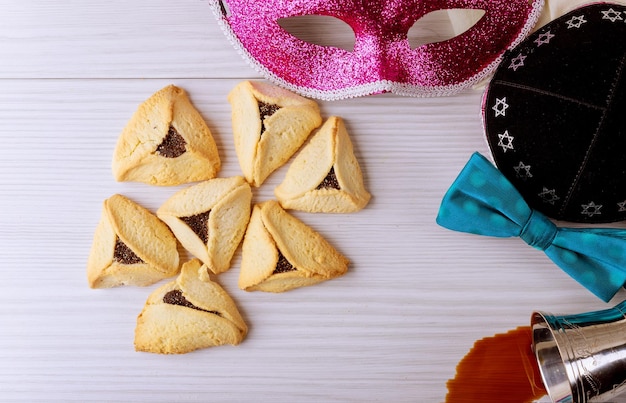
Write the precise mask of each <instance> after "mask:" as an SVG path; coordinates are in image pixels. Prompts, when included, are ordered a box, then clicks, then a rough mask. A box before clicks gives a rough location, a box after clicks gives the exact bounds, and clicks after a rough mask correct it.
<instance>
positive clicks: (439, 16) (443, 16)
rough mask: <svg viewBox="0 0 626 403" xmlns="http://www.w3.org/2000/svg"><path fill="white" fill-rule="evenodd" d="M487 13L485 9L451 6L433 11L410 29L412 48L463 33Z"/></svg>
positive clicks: (445, 39)
mask: <svg viewBox="0 0 626 403" xmlns="http://www.w3.org/2000/svg"><path fill="white" fill-rule="evenodd" d="M484 15H485V10H478V9H465V8H451V9H446V10H437V11H432V12H430V13H428V14H426V15H425V16H423V17H422V18H420V19H419V20H417V21H415V24H413V26H412V27H411V28H410V29H409V32H408V34H407V36H408V39H409V44H410V45H411V49H415V48H418V47H420V46H422V45H426V44H428V43H437V42H444V41H447V40H449V39H452V38H454V37H456V36H459V35H461V34H462V33H464V32H465V31H467V30H469V29H470V28H471V27H473V26H474V25H476V23H477V22H478V21H480V20H481V18H483V16H484Z"/></svg>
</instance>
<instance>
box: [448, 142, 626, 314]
mask: <svg viewBox="0 0 626 403" xmlns="http://www.w3.org/2000/svg"><path fill="white" fill-rule="evenodd" d="M437 224H439V225H441V226H442V227H445V228H448V229H451V230H454V231H460V232H467V233H472V234H478V235H486V236H493V237H500V238H504V237H520V238H522V240H524V241H525V242H526V243H528V244H529V245H530V246H533V247H535V248H537V249H539V250H542V251H543V252H544V253H545V254H546V255H547V256H548V257H549V258H550V259H551V260H552V261H553V262H554V263H556V265H557V266H559V267H560V268H561V269H562V270H563V271H565V272H566V273H567V274H568V275H570V276H571V277H572V278H573V279H575V280H576V281H578V282H579V283H580V284H582V285H583V286H584V287H585V288H587V289H588V290H589V291H591V292H592V293H594V294H595V295H596V296H597V297H599V298H601V299H602V300H603V301H605V302H608V301H609V300H610V299H611V298H613V296H614V295H615V294H616V293H617V292H618V291H619V290H620V288H622V287H623V286H624V284H625V283H626V230H623V229H616V228H593V229H589V228H559V227H557V226H556V225H555V224H554V223H553V222H552V221H551V220H550V219H548V218H547V217H546V216H544V215H543V214H542V213H540V212H538V211H535V210H532V209H531V208H530V207H529V206H528V204H527V203H526V202H525V201H524V199H523V198H522V195H521V194H520V193H519V192H518V191H517V190H516V189H515V187H514V186H513V185H512V184H511V183H510V182H509V181H508V180H507V179H506V178H505V177H504V175H502V173H501V172H500V171H499V170H498V169H497V168H496V167H495V166H493V165H492V164H491V163H490V162H489V161H487V159H486V158H485V157H483V156H482V155H480V154H478V153H474V155H472V157H471V158H470V160H469V162H468V163H467V165H466V166H465V168H463V170H462V171H461V173H460V174H459V176H458V178H457V179H456V180H455V181H454V183H453V184H452V186H451V187H450V189H449V190H448V192H447V193H446V195H445V196H444V198H443V201H442V203H441V207H440V209H439V214H438V216H437Z"/></svg>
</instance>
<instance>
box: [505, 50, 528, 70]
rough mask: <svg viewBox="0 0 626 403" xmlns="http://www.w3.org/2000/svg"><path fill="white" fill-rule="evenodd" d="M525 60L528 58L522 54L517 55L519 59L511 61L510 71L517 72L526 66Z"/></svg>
mask: <svg viewBox="0 0 626 403" xmlns="http://www.w3.org/2000/svg"><path fill="white" fill-rule="evenodd" d="M524 60H526V56H524V55H523V54H521V53H520V54H519V55H517V57H515V58H514V59H512V60H511V64H510V65H509V69H513V71H517V69H519V68H520V67H522V66H524Z"/></svg>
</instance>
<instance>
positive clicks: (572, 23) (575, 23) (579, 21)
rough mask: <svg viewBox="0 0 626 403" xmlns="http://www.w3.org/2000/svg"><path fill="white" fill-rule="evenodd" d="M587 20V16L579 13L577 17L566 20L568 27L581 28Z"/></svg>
mask: <svg viewBox="0 0 626 403" xmlns="http://www.w3.org/2000/svg"><path fill="white" fill-rule="evenodd" d="M586 22H587V21H586V20H585V16H584V15H579V16H577V17H572V18H570V19H569V20H568V21H567V22H566V24H567V29H572V28H580V27H581V26H582V25H583V24H584V23H586Z"/></svg>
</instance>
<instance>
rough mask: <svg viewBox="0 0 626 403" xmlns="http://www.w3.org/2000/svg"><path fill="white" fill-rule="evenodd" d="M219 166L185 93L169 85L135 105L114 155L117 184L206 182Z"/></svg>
mask: <svg viewBox="0 0 626 403" xmlns="http://www.w3.org/2000/svg"><path fill="white" fill-rule="evenodd" d="M220 167H221V162H220V158H219V155H218V151H217V146H216V144H215V140H214V139H213V136H212V135H211V131H210V130H209V128H208V126H207V125H206V123H205V121H204V119H203V118H202V116H201V115H200V113H199V112H198V111H197V110H196V109H195V108H194V107H193V105H192V104H191V101H190V100H189V98H188V97H187V93H186V92H185V91H184V90H182V89H181V88H178V87H175V86H173V85H169V86H167V87H165V88H163V89H162V90H160V91H158V92H157V93H155V94H154V95H152V96H151V97H150V98H149V99H148V100H146V101H145V102H143V103H142V104H141V105H139V108H138V109H137V111H136V112H135V114H134V115H133V117H132V118H131V120H130V121H129V122H128V124H127V125H126V127H125V128H124V130H123V131H122V134H121V135H120V137H119V139H118V142H117V146H116V148H115V152H114V154H113V176H114V177H115V179H116V180H118V181H133V182H143V183H148V184H150V185H159V186H172V185H179V184H182V183H188V182H196V181H202V180H207V179H211V178H214V177H215V176H216V175H217V173H218V171H219V170H220Z"/></svg>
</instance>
